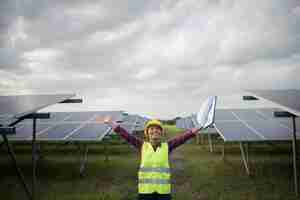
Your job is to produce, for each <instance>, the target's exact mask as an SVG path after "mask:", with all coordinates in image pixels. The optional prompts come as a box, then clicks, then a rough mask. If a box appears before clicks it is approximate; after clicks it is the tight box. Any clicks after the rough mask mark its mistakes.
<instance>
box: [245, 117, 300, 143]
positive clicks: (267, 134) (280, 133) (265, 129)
mask: <svg viewBox="0 0 300 200" xmlns="http://www.w3.org/2000/svg"><path fill="white" fill-rule="evenodd" d="M247 123H248V124H249V125H250V126H252V127H253V128H255V130H257V131H258V132H259V133H260V134H261V135H262V136H263V137H264V140H272V141H275V140H291V139H292V129H291V128H289V127H288V126H286V125H284V124H281V123H280V122H279V121H278V120H264V121H247ZM299 136H300V135H299Z"/></svg>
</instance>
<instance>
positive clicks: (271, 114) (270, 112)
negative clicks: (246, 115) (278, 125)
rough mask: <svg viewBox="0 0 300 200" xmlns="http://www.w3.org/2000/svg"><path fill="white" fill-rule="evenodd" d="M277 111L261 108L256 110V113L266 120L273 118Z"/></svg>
mask: <svg viewBox="0 0 300 200" xmlns="http://www.w3.org/2000/svg"><path fill="white" fill-rule="evenodd" d="M278 110H279V109H276V108H263V109H256V112H257V113H258V114H260V115H261V116H263V117H264V118H267V119H273V118H274V111H278Z"/></svg>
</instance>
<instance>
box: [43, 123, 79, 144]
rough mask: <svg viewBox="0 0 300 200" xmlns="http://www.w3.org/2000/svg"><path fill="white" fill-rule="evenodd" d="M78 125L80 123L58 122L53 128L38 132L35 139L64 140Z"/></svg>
mask: <svg viewBox="0 0 300 200" xmlns="http://www.w3.org/2000/svg"><path fill="white" fill-rule="evenodd" d="M78 127H80V124H58V125H56V126H54V127H53V128H51V129H49V130H47V131H45V132H43V133H41V134H38V136H37V140H64V138H65V137H66V136H67V135H68V134H70V133H71V131H74V130H75V129H76V128H78Z"/></svg>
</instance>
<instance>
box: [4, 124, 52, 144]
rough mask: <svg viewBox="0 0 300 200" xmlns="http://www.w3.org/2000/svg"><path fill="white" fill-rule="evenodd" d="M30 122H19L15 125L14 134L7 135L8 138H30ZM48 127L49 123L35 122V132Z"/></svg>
mask: <svg viewBox="0 0 300 200" xmlns="http://www.w3.org/2000/svg"><path fill="white" fill-rule="evenodd" d="M32 127H33V125H32V122H31V123H27V124H19V125H18V126H17V127H16V134H15V135H8V138H9V139H10V140H27V139H30V138H31V136H32V131H33V130H32ZM48 127H50V124H36V133H39V132H40V131H43V130H45V129H47V128H48Z"/></svg>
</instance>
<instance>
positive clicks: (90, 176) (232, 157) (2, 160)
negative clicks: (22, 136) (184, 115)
mask: <svg viewBox="0 0 300 200" xmlns="http://www.w3.org/2000/svg"><path fill="white" fill-rule="evenodd" d="M165 128H166V129H167V131H168V137H173V136H174V135H177V134H178V133H179V132H182V130H180V129H176V128H175V127H174V126H165ZM117 140H118V138H114V141H113V142H111V143H110V146H109V147H108V151H109V160H108V161H106V160H105V156H104V153H105V149H104V147H103V145H102V144H98V145H97V144H91V145H90V151H89V157H88V164H87V169H86V174H85V176H84V177H80V176H79V156H78V152H77V149H76V147H75V146H74V145H68V146H64V145H61V144H59V145H56V144H48V145H44V146H43V147H44V148H43V152H44V153H43V158H42V159H41V160H39V162H38V167H39V168H38V193H37V196H38V198H37V199H41V200H54V199H55V200H56V199H59V200H71V199H72V200H83V199H91V200H108V199H111V200H129V199H136V195H137V169H138V165H139V154H138V153H137V152H136V151H135V150H134V149H133V148H132V147H130V146H129V145H127V144H124V143H123V142H117ZM214 149H215V152H214V153H209V152H208V145H207V141H206V140H204V141H203V144H201V145H197V144H196V142H195V141H194V140H192V141H191V142H190V143H188V144H185V145H183V146H181V147H179V148H178V149H176V150H175V152H174V153H173V155H171V156H172V158H173V160H176V161H172V162H171V166H172V167H173V168H176V165H178V163H179V164H180V165H182V169H178V170H175V171H174V173H173V174H172V181H173V199H174V200H182V199H184V200H195V199H196V200H197V199H199V200H207V199H213V200H235V199H236V200H254V199H259V200H260V199H270V200H271V199H272V200H281V199H285V200H294V199H297V198H296V197H295V195H294V193H293V182H292V180H293V179H292V178H293V177H292V163H291V159H290V157H289V152H290V146H289V145H287V144H279V145H278V146H276V147H273V146H270V145H266V144H253V145H251V148H250V167H251V172H252V175H251V176H250V177H248V176H247V175H246V172H245V169H244V168H243V165H242V163H241V158H240V153H239V146H238V144H228V145H226V157H225V160H222V159H221V143H220V142H217V143H215V148H214ZM30 150H31V149H30V146H27V145H18V146H16V154H17V158H18V163H19V164H20V166H21V169H22V170H23V172H24V174H25V177H26V180H27V182H28V183H31V156H30V155H31V154H30ZM0 169H1V170H0V186H1V187H0V194H1V195H0V196H1V198H0V199H1V200H2V199H5V200H10V199H12V200H19V199H26V198H25V193H24V191H23V188H22V187H21V185H20V184H19V182H18V179H17V177H16V175H15V171H14V169H13V167H12V164H11V162H10V159H9V157H8V156H7V155H6V153H5V151H4V148H3V147H2V148H1V151H0Z"/></svg>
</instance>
